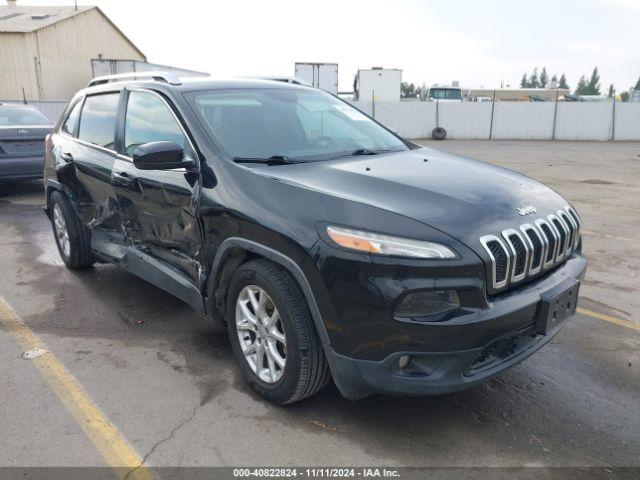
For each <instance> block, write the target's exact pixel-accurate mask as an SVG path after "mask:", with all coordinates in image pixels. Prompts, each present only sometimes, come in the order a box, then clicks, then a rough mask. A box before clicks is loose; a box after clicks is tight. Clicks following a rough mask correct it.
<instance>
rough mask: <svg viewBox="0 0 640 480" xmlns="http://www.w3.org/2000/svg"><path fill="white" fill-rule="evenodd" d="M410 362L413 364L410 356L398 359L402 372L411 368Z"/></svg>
mask: <svg viewBox="0 0 640 480" xmlns="http://www.w3.org/2000/svg"><path fill="white" fill-rule="evenodd" d="M410 362H411V357H410V356H409V355H402V356H401V357H400V358H399V359H398V366H399V367H400V369H401V370H404V369H405V368H407V367H408V366H409V363H410Z"/></svg>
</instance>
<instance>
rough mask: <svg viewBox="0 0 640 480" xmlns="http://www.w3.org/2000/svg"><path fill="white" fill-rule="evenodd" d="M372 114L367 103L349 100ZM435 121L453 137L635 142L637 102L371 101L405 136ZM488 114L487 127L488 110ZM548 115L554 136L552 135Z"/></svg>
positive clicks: (423, 131) (425, 131)
mask: <svg viewBox="0 0 640 480" xmlns="http://www.w3.org/2000/svg"><path fill="white" fill-rule="evenodd" d="M351 103H352V104H353V105H354V106H355V107H356V108H359V109H360V110H362V111H363V112H365V113H367V114H368V115H372V116H374V115H373V108H372V103H371V102H351ZM436 108H437V117H438V123H437V126H440V127H443V128H444V129H445V130H446V131H447V138H453V139H489V138H493V139H504V140H551V139H553V138H555V139H556V140H601V141H604V140H611V139H612V135H613V134H615V137H614V138H613V139H614V140H640V103H619V102H618V103H616V104H615V132H614V121H613V108H614V105H613V103H612V102H558V105H557V115H556V104H555V102H496V103H495V104H492V103H491V102H443V103H439V104H438V105H437V106H436V103H435V102H417V101H403V102H376V104H375V118H376V120H378V121H380V122H381V123H382V124H384V125H385V126H387V127H388V128H390V129H391V130H393V131H396V132H398V133H399V134H400V135H402V136H404V137H407V138H428V137H431V131H432V130H433V129H434V128H435V127H436ZM492 108H493V109H494V111H493V126H492V122H491V110H492ZM554 115H555V116H556V121H555V134H554Z"/></svg>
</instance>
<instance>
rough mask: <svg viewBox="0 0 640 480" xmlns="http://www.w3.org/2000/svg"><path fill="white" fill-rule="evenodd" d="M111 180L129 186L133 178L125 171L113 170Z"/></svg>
mask: <svg viewBox="0 0 640 480" xmlns="http://www.w3.org/2000/svg"><path fill="white" fill-rule="evenodd" d="M113 180H114V182H115V183H118V184H120V185H124V186H129V185H133V182H134V181H135V178H134V177H132V176H131V175H129V174H128V173H127V172H113Z"/></svg>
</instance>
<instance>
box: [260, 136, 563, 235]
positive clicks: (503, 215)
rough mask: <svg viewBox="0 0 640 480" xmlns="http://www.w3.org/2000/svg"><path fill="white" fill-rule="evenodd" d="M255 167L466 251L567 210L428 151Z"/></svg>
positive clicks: (550, 196) (531, 186)
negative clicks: (405, 220)
mask: <svg viewBox="0 0 640 480" xmlns="http://www.w3.org/2000/svg"><path fill="white" fill-rule="evenodd" d="M260 170H261V173H264V174H267V175H269V176H271V177H273V178H276V179H278V180H281V181H285V182H287V183H290V184H298V185H300V186H304V187H306V188H312V189H314V190H317V191H321V192H324V193H326V194H329V195H333V196H337V197H341V198H344V199H348V200H351V201H354V202H358V203H362V204H367V205H370V206H374V207H377V208H381V209H384V210H387V211H390V212H394V213H397V214H400V215H404V216H406V217H410V218H412V219H415V220H417V221H420V222H422V223H424V224H427V225H429V226H431V227H434V228H437V229H438V230H440V231H442V232H444V233H447V234H448V235H450V236H453V237H455V238H457V239H459V240H461V241H463V242H465V243H467V245H469V246H471V245H473V246H477V239H478V238H479V237H481V236H482V235H486V234H490V233H493V234H497V233H499V232H501V231H502V230H504V229H506V228H516V227H518V226H519V225H521V224H523V223H527V222H531V221H533V220H534V219H535V218H540V217H543V216H544V217H546V216H547V215H548V214H551V213H555V212H556V211H557V210H558V209H561V208H564V207H565V206H567V205H568V202H567V201H566V200H564V199H563V198H562V197H561V196H560V195H558V194H557V193H556V192H554V191H553V190H551V189H550V188H548V187H546V186H545V185H543V184H541V183H539V182H537V181H535V180H532V179H531V178H529V177H526V176H524V175H520V174H518V173H515V172H513V171H511V170H507V169H504V168H501V167H497V166H494V165H491V164H488V163H485V162H481V161H478V160H473V159H470V158H466V157H461V156H458V155H453V154H449V153H445V152H441V151H438V150H433V149H430V148H420V149H416V150H410V151H406V152H396V153H391V154H386V155H375V156H361V157H351V158H348V159H341V160H332V161H324V162H312V163H305V164H300V165H291V166H278V167H264V168H261V169H260ZM525 206H534V207H535V208H536V209H537V213H535V214H533V215H529V216H521V215H520V214H519V213H518V211H517V208H518V207H525ZM355 226H357V227H361V228H366V225H355ZM387 233H393V232H387Z"/></svg>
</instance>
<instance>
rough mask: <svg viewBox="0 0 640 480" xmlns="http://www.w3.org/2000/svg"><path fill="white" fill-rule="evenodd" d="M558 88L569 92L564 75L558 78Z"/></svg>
mask: <svg viewBox="0 0 640 480" xmlns="http://www.w3.org/2000/svg"><path fill="white" fill-rule="evenodd" d="M558 88H566V89H567V90H569V85H568V84H567V77H566V76H565V74H564V73H563V74H562V75H561V76H560V82H558Z"/></svg>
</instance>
